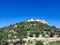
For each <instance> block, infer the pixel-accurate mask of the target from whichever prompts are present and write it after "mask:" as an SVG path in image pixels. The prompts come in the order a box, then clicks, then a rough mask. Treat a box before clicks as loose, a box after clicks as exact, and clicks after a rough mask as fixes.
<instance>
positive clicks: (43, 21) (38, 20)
mask: <svg viewBox="0 0 60 45" xmlns="http://www.w3.org/2000/svg"><path fill="white" fill-rule="evenodd" d="M30 21H33V22H34V21H37V22H41V23H43V24H48V22H46V21H45V20H40V19H34V18H31V19H29V20H27V21H26V22H30Z"/></svg>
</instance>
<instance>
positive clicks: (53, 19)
mask: <svg viewBox="0 0 60 45" xmlns="http://www.w3.org/2000/svg"><path fill="white" fill-rule="evenodd" d="M29 18H39V19H44V20H46V21H47V22H49V24H51V25H55V26H56V27H58V28H60V1H59V0H0V27H4V26H8V25H10V24H15V23H16V22H21V21H24V20H26V19H29Z"/></svg>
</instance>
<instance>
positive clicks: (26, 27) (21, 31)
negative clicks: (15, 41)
mask: <svg viewBox="0 0 60 45" xmlns="http://www.w3.org/2000/svg"><path fill="white" fill-rule="evenodd" d="M11 30H12V32H13V33H12V32H10V31H11ZM45 30H47V31H51V30H57V28H56V27H55V26H50V25H49V24H48V22H46V21H45V20H39V19H29V20H26V21H23V22H20V23H16V24H13V25H10V26H7V27H4V28H0V42H4V41H5V42H6V40H7V39H8V35H9V34H10V33H12V35H15V36H16V37H17V38H19V39H21V38H25V37H27V33H28V32H30V34H40V32H42V31H45ZM14 32H16V33H15V34H14ZM12 38H14V37H13V36H12ZM12 38H10V39H12Z"/></svg>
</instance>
